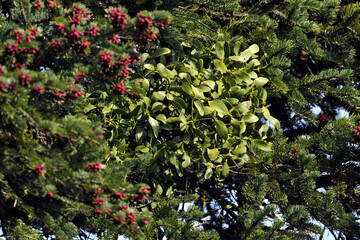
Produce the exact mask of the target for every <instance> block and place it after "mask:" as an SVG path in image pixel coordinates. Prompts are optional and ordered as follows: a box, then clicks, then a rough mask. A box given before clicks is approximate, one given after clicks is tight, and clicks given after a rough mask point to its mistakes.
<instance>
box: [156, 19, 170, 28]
mask: <svg viewBox="0 0 360 240" xmlns="http://www.w3.org/2000/svg"><path fill="white" fill-rule="evenodd" d="M169 24H170V17H167V18H166V19H164V20H161V21H159V22H156V23H154V24H153V25H154V26H155V27H165V26H168V25H169Z"/></svg>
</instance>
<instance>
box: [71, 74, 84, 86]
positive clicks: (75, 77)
mask: <svg viewBox="0 0 360 240" xmlns="http://www.w3.org/2000/svg"><path fill="white" fill-rule="evenodd" d="M73 78H74V79H75V83H79V82H80V81H82V80H84V79H85V73H83V72H79V74H78V75H74V76H73Z"/></svg>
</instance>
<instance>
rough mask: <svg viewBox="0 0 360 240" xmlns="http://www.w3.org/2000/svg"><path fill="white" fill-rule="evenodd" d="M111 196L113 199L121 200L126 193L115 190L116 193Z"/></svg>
mask: <svg viewBox="0 0 360 240" xmlns="http://www.w3.org/2000/svg"><path fill="white" fill-rule="evenodd" d="M111 197H112V198H114V199H120V200H122V199H123V198H126V194H125V193H122V192H116V193H114V194H112V195H111Z"/></svg>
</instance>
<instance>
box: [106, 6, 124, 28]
mask: <svg viewBox="0 0 360 240" xmlns="http://www.w3.org/2000/svg"><path fill="white" fill-rule="evenodd" d="M107 16H108V17H109V18H110V21H111V24H112V25H113V27H114V28H121V29H123V28H124V26H125V25H126V24H127V22H126V20H125V16H126V13H122V12H121V11H120V8H116V9H112V10H109V14H107Z"/></svg>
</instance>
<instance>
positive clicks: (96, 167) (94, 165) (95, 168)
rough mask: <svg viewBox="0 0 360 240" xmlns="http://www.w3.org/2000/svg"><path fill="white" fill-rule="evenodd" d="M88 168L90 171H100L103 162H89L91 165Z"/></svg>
mask: <svg viewBox="0 0 360 240" xmlns="http://www.w3.org/2000/svg"><path fill="white" fill-rule="evenodd" d="M87 169H88V170H89V171H90V172H99V171H100V170H101V163H100V162H96V163H89V166H88V167H87Z"/></svg>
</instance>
